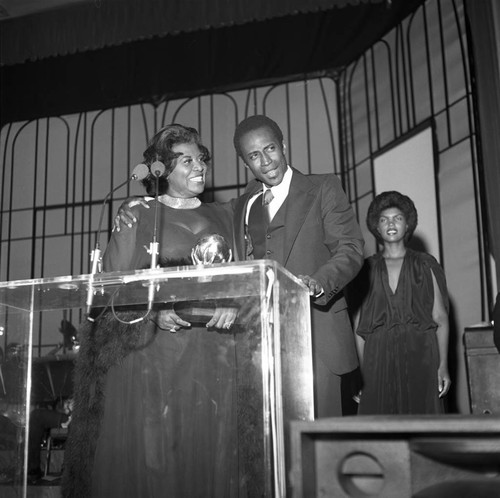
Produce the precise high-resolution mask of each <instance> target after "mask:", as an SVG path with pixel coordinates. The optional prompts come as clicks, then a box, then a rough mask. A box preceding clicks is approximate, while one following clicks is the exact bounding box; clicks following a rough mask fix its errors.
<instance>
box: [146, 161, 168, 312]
mask: <svg viewBox="0 0 500 498" xmlns="http://www.w3.org/2000/svg"><path fill="white" fill-rule="evenodd" d="M150 170H151V173H152V174H153V175H154V177H155V179H156V188H155V217H154V225H153V240H152V241H151V243H150V244H149V251H148V252H149V254H150V255H151V269H152V270H153V269H155V268H156V266H157V264H158V255H159V253H160V251H159V244H158V205H159V202H158V190H159V188H160V176H161V175H163V173H165V165H164V164H163V163H162V162H161V161H155V162H154V163H152V164H151V166H150ZM154 294H155V284H154V282H153V281H151V282H149V288H148V312H150V311H151V309H152V308H153V300H154Z"/></svg>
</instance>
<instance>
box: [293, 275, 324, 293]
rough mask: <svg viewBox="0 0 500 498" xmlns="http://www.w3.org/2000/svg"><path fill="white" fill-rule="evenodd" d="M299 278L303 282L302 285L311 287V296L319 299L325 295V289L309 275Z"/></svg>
mask: <svg viewBox="0 0 500 498" xmlns="http://www.w3.org/2000/svg"><path fill="white" fill-rule="evenodd" d="M298 278H299V279H300V280H302V283H303V284H305V285H306V286H307V287H309V295H310V296H314V297H317V296H319V295H320V294H323V292H324V289H323V287H321V285H320V283H319V282H318V281H317V280H315V279H314V278H312V277H310V276H309V275H298Z"/></svg>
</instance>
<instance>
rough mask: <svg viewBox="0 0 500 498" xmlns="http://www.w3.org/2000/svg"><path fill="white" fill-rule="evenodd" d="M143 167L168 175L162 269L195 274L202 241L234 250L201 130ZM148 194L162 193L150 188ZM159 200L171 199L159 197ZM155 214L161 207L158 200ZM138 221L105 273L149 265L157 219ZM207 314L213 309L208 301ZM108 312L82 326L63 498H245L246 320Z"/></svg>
mask: <svg viewBox="0 0 500 498" xmlns="http://www.w3.org/2000/svg"><path fill="white" fill-rule="evenodd" d="M144 157H145V163H146V164H147V165H148V166H149V165H151V163H152V162H154V161H157V160H160V161H162V162H163V163H164V164H165V166H166V172H165V174H164V175H162V177H161V178H160V180H161V186H160V188H164V187H166V194H163V195H160V196H159V202H160V205H159V206H158V220H159V222H158V226H159V231H158V241H159V251H160V254H159V263H160V265H161V266H177V265H186V264H192V262H191V258H190V255H191V250H192V248H193V247H194V246H195V245H196V243H197V241H198V240H199V239H200V238H201V237H202V236H204V235H207V234H213V233H218V234H220V235H222V236H223V237H224V238H225V239H226V240H227V241H231V240H232V233H231V230H232V229H231V216H230V213H229V212H228V211H227V208H226V206H225V205H223V204H216V203H211V204H202V203H201V202H200V201H199V200H198V198H197V197H196V196H197V195H199V194H200V193H202V192H203V189H204V185H205V174H206V169H207V166H206V160H207V159H208V151H207V150H206V148H205V147H203V146H202V145H201V143H200V141H199V136H198V134H197V132H196V130H194V129H192V128H185V127H183V126H180V125H170V126H167V127H165V128H164V129H162V130H160V132H158V133H157V135H155V137H154V138H153V139H152V140H151V142H150V145H149V147H148V149H147V150H146V152H145V154H144ZM146 183H147V186H148V190H149V192H148V193H150V194H151V193H152V188H154V185H155V184H156V179H155V178H154V177H152V178H151V177H149V179H147V182H146ZM160 191H161V190H160ZM150 202H151V206H152V207H153V206H154V203H155V200H154V198H153V199H152V200H150ZM133 212H134V216H135V218H136V219H137V223H135V224H134V226H133V227H131V228H130V229H127V230H121V231H118V230H115V231H114V232H113V235H112V237H111V240H110V242H109V244H108V247H107V249H106V253H105V255H104V258H103V264H104V270H105V271H118V270H120V271H121V270H131V269H142V268H148V267H149V266H150V261H151V255H150V253H149V252H148V249H149V243H150V242H151V240H152V234H153V226H154V218H155V209H153V208H151V209H145V208H144V207H143V206H142V205H137V206H135V207H134V208H133ZM205 304H206V303H205ZM181 308H182V311H179V309H177V308H174V307H173V306H169V307H167V309H161V310H159V311H158V310H153V312H152V313H151V314H150V315H148V316H147V317H146V319H144V320H142V321H140V322H138V323H135V324H131V325H127V324H125V323H123V322H132V321H133V320H134V319H135V318H137V317H140V316H144V314H145V310H134V311H132V310H131V311H123V310H122V311H119V312H117V315H118V316H119V318H120V320H121V321H117V320H116V319H114V316H113V314H112V313H109V312H108V313H104V314H102V316H100V317H99V318H96V320H95V323H93V324H90V322H88V323H87V324H86V325H84V330H83V332H84V333H83V334H81V335H80V337H82V345H81V348H80V352H79V358H78V363H77V366H76V377H75V391H76V392H75V411H74V416H73V423H72V434H70V439H69V441H68V448H67V452H66V453H67V455H66V459H65V474H64V478H63V492H64V496H68V497H69V496H71V497H77V496H78V497H80V496H81V497H86V498H89V497H92V498H94V497H95V498H98V497H99V498H100V497H102V498H104V497H106V498H107V497H110V496H117V497H118V496H119V497H120V498H123V497H130V498H138V497H148V498H155V497H164V496H165V497H166V496H168V497H193V498H194V497H211V496H212V497H231V496H237V495H238V489H239V488H238V487H239V482H238V468H237V462H238V459H237V445H236V414H235V410H234V408H233V407H234V406H235V403H234V400H233V397H234V386H233V383H232V379H233V377H234V358H233V356H234V352H233V351H234V348H233V344H234V337H233V336H232V334H231V330H229V329H230V328H231V327H232V324H233V323H234V320H235V317H236V311H235V309H234V308H232V307H231V306H227V307H222V308H221V307H220V306H219V307H215V306H214V307H213V308H212V312H211V316H209V317H208V318H207V317H205V319H204V320H203V321H201V320H200V318H199V317H198V318H197V317H195V316H193V315H191V314H190V304H189V303H187V305H184V306H182V307H181Z"/></svg>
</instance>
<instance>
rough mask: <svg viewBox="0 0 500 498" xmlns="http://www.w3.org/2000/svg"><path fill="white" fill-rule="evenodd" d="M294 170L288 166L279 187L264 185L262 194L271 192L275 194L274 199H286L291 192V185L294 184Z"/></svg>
mask: <svg viewBox="0 0 500 498" xmlns="http://www.w3.org/2000/svg"><path fill="white" fill-rule="evenodd" d="M292 175H293V170H292V168H290V166H288V165H287V167H286V171H285V174H284V175H283V180H281V183H280V184H279V185H275V186H274V187H271V188H269V187H267V186H266V185H264V184H262V192H263V193H264V192H265V191H266V190H271V192H272V193H273V196H274V197H273V198H274V199H276V198H282V199H284V198H285V197H286V196H287V195H288V191H289V190H290V183H291V182H292Z"/></svg>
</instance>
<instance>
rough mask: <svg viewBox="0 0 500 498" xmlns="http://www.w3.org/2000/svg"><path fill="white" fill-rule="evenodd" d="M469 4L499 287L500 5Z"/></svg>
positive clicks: (488, 1) (489, 1) (489, 0)
mask: <svg viewBox="0 0 500 498" xmlns="http://www.w3.org/2000/svg"><path fill="white" fill-rule="evenodd" d="M466 7H467V14H468V19H469V22H470V25H469V27H470V32H471V38H472V48H473V53H474V61H475V68H474V69H475V75H476V89H477V106H478V112H479V127H480V129H479V137H480V140H479V146H480V150H481V153H482V154H481V156H482V157H481V158H480V166H481V165H482V168H481V171H482V172H483V174H484V177H483V182H484V192H485V196H486V205H487V206H486V207H487V213H488V214H489V215H488V216H487V217H486V218H487V220H488V232H489V244H490V251H491V253H492V255H493V256H494V258H495V261H496V279H497V285H498V288H499V289H500V63H499V61H500V5H499V4H498V0H481V1H480V2H478V1H477V0H467V1H466Z"/></svg>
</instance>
